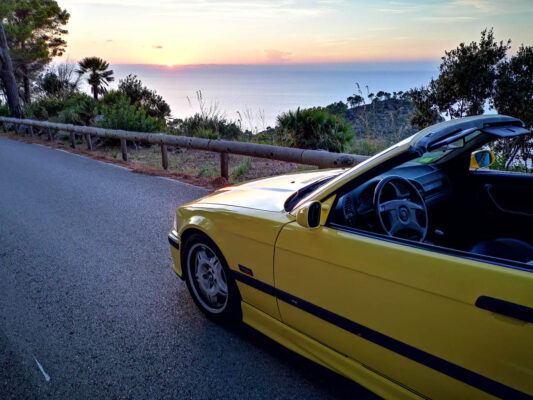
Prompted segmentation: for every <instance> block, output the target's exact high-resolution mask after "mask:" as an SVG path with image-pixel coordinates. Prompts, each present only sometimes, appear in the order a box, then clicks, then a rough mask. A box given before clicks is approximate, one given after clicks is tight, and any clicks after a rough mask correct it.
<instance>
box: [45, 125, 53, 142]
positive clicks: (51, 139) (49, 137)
mask: <svg viewBox="0 0 533 400" xmlns="http://www.w3.org/2000/svg"><path fill="white" fill-rule="evenodd" d="M46 133H48V140H50V141H51V142H53V141H54V136H53V135H52V130H51V129H50V128H46Z"/></svg>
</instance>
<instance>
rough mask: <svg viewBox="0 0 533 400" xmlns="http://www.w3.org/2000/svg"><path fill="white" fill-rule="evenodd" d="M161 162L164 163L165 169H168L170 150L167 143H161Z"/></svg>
mask: <svg viewBox="0 0 533 400" xmlns="http://www.w3.org/2000/svg"><path fill="white" fill-rule="evenodd" d="M161 163H162V164H163V169H164V170H165V171H166V170H168V150H167V145H166V144H164V143H161Z"/></svg>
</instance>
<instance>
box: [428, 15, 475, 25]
mask: <svg viewBox="0 0 533 400" xmlns="http://www.w3.org/2000/svg"><path fill="white" fill-rule="evenodd" d="M478 19H479V18H476V17H465V16H457V17H420V18H417V20H418V21H425V22H435V23H445V24H448V23H453V22H469V21H476V20H478Z"/></svg>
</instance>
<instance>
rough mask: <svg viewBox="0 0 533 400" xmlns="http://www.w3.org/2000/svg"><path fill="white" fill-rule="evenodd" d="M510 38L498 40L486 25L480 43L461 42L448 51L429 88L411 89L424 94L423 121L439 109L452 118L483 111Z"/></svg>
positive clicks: (420, 119) (420, 112) (420, 110)
mask: <svg viewBox="0 0 533 400" xmlns="http://www.w3.org/2000/svg"><path fill="white" fill-rule="evenodd" d="M510 42H511V41H510V40H508V41H507V42H506V43H504V42H503V41H501V42H499V43H498V42H496V41H495V40H494V34H493V32H492V29H490V30H488V31H487V30H486V29H485V30H484V31H483V32H481V39H480V41H479V43H477V42H471V43H470V44H468V45H466V44H464V43H461V44H460V45H459V47H457V48H456V49H454V50H450V51H446V52H445V56H444V57H442V63H441V65H440V74H439V76H438V78H437V79H433V80H431V82H430V83H429V86H428V87H427V88H422V89H420V90H418V91H415V92H412V93H411V95H412V96H419V97H420V98H421V101H420V102H419V103H418V105H417V108H418V110H419V117H420V118H419V123H421V124H423V123H425V122H427V121H428V118H429V117H430V116H431V115H433V114H434V110H435V109H436V110H438V112H439V113H445V114H447V115H448V116H449V117H451V118H460V117H465V116H468V115H478V114H483V108H484V106H485V103H486V101H487V100H488V99H489V98H490V97H491V96H492V94H493V88H494V85H495V81H496V79H497V76H498V69H499V65H500V64H501V63H502V62H503V60H504V59H505V55H506V54H507V50H508V49H509V48H510V46H509V44H510Z"/></svg>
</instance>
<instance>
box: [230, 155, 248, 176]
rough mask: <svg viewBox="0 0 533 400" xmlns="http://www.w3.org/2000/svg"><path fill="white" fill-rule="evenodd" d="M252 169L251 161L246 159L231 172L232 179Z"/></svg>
mask: <svg viewBox="0 0 533 400" xmlns="http://www.w3.org/2000/svg"><path fill="white" fill-rule="evenodd" d="M251 169H252V159H251V158H250V157H246V158H245V159H244V160H243V161H242V162H241V163H240V164H239V165H237V167H235V169H234V170H233V173H232V175H233V178H234V179H237V178H239V177H241V176H243V175H244V174H246V173H247V172H248V171H250V170H251Z"/></svg>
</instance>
